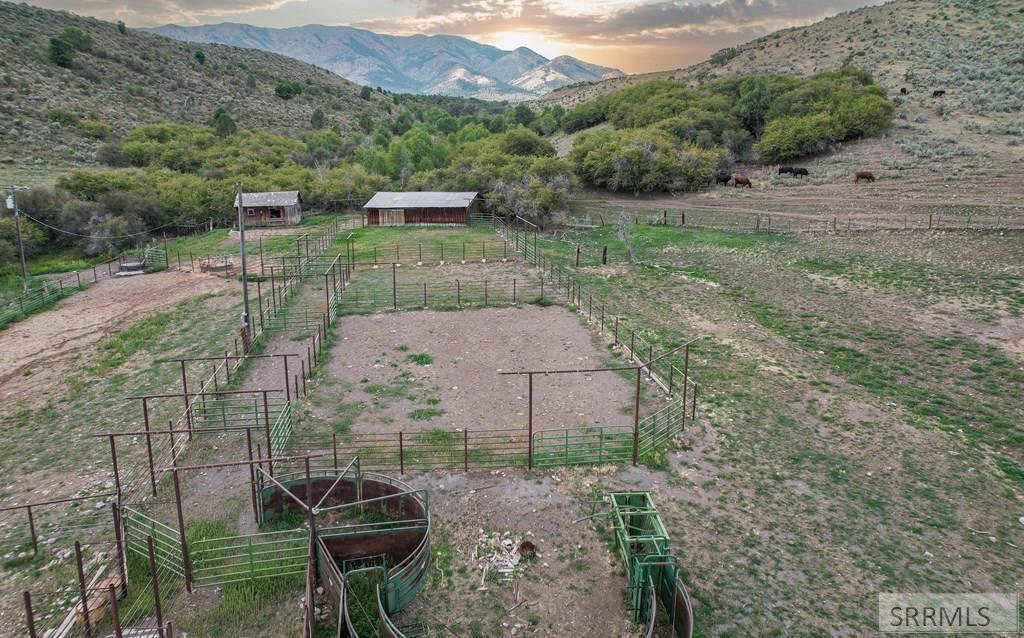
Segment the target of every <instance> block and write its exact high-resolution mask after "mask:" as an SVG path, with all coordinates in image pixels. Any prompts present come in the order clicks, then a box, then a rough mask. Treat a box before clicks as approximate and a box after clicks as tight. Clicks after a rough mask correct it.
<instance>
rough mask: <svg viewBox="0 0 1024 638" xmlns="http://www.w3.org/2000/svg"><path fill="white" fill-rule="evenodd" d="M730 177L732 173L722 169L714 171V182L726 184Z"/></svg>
mask: <svg viewBox="0 0 1024 638" xmlns="http://www.w3.org/2000/svg"><path fill="white" fill-rule="evenodd" d="M730 179H732V175H730V174H729V173H726V172H723V171H718V172H717V173H715V184H728V183H729V180H730Z"/></svg>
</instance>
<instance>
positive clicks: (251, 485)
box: [245, 428, 260, 526]
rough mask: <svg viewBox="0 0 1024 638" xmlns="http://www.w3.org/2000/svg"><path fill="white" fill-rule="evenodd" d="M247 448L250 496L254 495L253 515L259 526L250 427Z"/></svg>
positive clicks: (246, 433)
mask: <svg viewBox="0 0 1024 638" xmlns="http://www.w3.org/2000/svg"><path fill="white" fill-rule="evenodd" d="M245 448H246V451H247V452H248V453H249V492H250V496H252V517H253V520H254V521H256V525H257V526H258V525H259V524H260V510H259V506H258V505H256V470H255V469H253V467H252V460H253V459H252V430H251V429H249V428H247V429H246V430H245Z"/></svg>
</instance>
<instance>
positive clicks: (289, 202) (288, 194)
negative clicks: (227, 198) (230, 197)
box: [235, 191, 299, 208]
mask: <svg viewBox="0 0 1024 638" xmlns="http://www.w3.org/2000/svg"><path fill="white" fill-rule="evenodd" d="M298 203H299V191H276V192H270V193H242V206H243V207H244V208H249V207H251V206H256V207H259V206H295V205H296V204H298ZM235 206H238V195H235Z"/></svg>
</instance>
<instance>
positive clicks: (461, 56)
mask: <svg viewBox="0 0 1024 638" xmlns="http://www.w3.org/2000/svg"><path fill="white" fill-rule="evenodd" d="M148 31H151V32H152V33H156V34H158V35H163V36H167V37H169V38H174V39H176V40H183V41H186V42H197V43H212V44H226V45H229V46H235V47H241V48H246V49H260V50H263V51H270V52H273V53H279V54H282V55H287V56H290V57H293V58H296V59H299V60H302V61H304V62H308V63H310V64H314V65H316V66H318V67H321V68H324V69H328V70H329V71H333V72H334V73H336V74H338V75H340V76H342V77H344V78H346V79H348V80H351V81H353V82H357V83H359V84H364V85H368V86H379V87H382V88H384V89H387V90H389V91H395V92H402V93H429V94H445V95H457V96H462V97H478V98H483V99H492V100H510V101H521V100H528V99H532V98H534V97H537V96H540V95H542V94H544V93H547V92H548V91H552V90H554V89H557V88H560V87H563V86H566V85H568V84H576V83H579V82H593V81H597V80H602V79H605V78H610V77H619V76H622V75H624V74H623V73H622V71H619V70H618V69H612V68H609V67H603V66H598V65H596V64H590V63H588V62H584V61H583V60H578V59H576V58H574V57H571V56H567V55H560V56H558V57H556V58H554V59H552V60H549V59H548V58H546V57H544V56H543V55H541V54H539V53H537V52H536V51H534V50H533V49H530V48H529V47H526V46H520V47H516V48H515V49H513V50H512V51H506V50H503V49H499V48H497V47H495V46H492V45H489V44H480V43H479V42H474V41H472V40H468V39H466V38H462V37H459V36H453V35H431V36H428V35H420V34H418V35H411V36H394V35H385V34H379V33H374V32H372V31H367V30H365V29H357V28H355V27H347V26H325V25H320V24H311V25H306V26H302V27H290V28H284V29H273V28H266V27H257V26H253V25H249V24H238V23H233V22H223V23H220V24H210V25H202V26H192V27H183V26H179V25H174V24H169V25H166V26H162V27H158V28H155V29H148Z"/></svg>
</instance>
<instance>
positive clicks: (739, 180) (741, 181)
mask: <svg viewBox="0 0 1024 638" xmlns="http://www.w3.org/2000/svg"><path fill="white" fill-rule="evenodd" d="M732 185H733V188H739V187H740V186H746V187H747V188H753V187H754V185H753V184H751V183H750V180H749V179H747V178H746V177H744V176H742V175H733V176H732Z"/></svg>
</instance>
